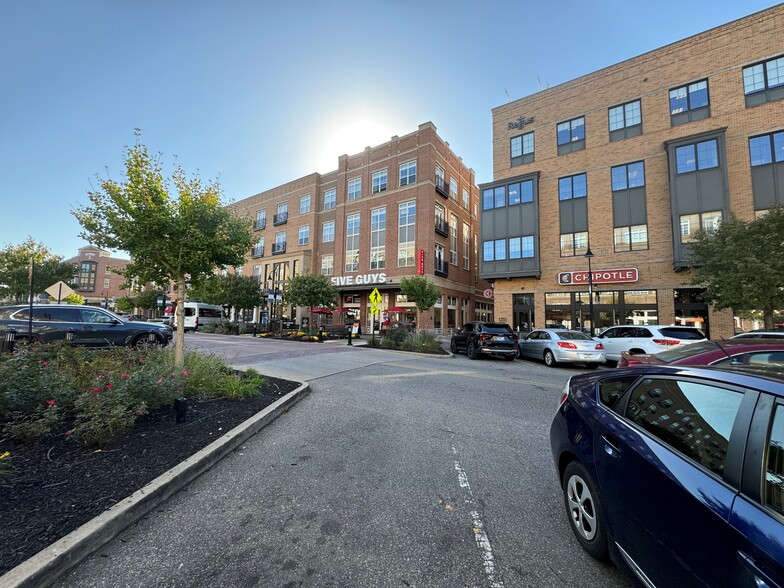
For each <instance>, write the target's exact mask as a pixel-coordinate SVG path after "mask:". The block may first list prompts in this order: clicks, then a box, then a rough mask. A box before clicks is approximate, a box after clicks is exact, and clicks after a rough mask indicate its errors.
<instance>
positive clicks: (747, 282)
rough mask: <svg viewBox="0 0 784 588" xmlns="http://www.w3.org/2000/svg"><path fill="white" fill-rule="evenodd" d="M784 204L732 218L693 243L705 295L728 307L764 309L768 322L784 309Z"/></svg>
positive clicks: (697, 274)
mask: <svg viewBox="0 0 784 588" xmlns="http://www.w3.org/2000/svg"><path fill="white" fill-rule="evenodd" d="M782 250H784V208H782V207H780V206H776V207H773V208H771V209H770V210H769V211H768V213H767V214H765V215H763V216H761V217H759V218H757V219H755V220H753V221H743V220H739V219H737V218H734V217H733V218H731V219H729V220H727V221H725V222H723V223H722V224H721V225H720V226H719V228H718V229H717V230H716V231H715V232H714V233H713V234H712V235H709V234H707V233H705V232H700V233H698V234H697V236H696V240H695V241H694V242H692V243H690V245H689V251H690V263H691V264H692V266H693V267H694V273H693V280H692V281H693V283H694V284H699V285H702V286H704V287H705V288H706V291H705V296H704V298H705V300H706V301H707V302H709V303H712V304H714V305H715V307H716V308H717V309H719V310H721V309H724V308H733V309H745V310H755V309H756V310H760V311H762V314H763V318H764V321H765V327H766V328H770V327H772V326H773V316H774V312H775V311H776V310H780V309H782V308H784V256H782V255H781V252H782Z"/></svg>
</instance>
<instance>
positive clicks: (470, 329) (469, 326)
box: [463, 323, 474, 333]
mask: <svg viewBox="0 0 784 588" xmlns="http://www.w3.org/2000/svg"><path fill="white" fill-rule="evenodd" d="M473 331H474V324H473V323H467V324H465V325H463V332H464V333H473Z"/></svg>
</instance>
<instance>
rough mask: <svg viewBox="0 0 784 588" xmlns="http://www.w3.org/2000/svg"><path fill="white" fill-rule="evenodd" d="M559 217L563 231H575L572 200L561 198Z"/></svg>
mask: <svg viewBox="0 0 784 588" xmlns="http://www.w3.org/2000/svg"><path fill="white" fill-rule="evenodd" d="M558 217H559V218H560V221H561V233H574V232H575V228H574V214H573V213H572V201H571V200H561V201H559V202H558Z"/></svg>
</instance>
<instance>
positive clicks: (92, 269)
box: [77, 261, 98, 291]
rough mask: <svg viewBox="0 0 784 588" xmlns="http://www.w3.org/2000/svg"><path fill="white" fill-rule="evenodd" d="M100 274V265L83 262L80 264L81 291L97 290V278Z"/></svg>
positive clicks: (92, 262)
mask: <svg viewBox="0 0 784 588" xmlns="http://www.w3.org/2000/svg"><path fill="white" fill-rule="evenodd" d="M97 273H98V264H97V263H95V262H94V261H83V262H82V263H80V264H79V276H78V280H77V282H78V283H79V290H90V291H92V290H95V276H96V274H97Z"/></svg>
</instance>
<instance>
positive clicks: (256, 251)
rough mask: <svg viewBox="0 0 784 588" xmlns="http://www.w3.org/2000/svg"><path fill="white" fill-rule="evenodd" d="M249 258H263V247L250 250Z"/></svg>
mask: <svg viewBox="0 0 784 588" xmlns="http://www.w3.org/2000/svg"><path fill="white" fill-rule="evenodd" d="M250 256H251V257H252V258H254V259H256V258H259V257H264V245H261V246H258V245H257V246H256V247H254V248H253V249H251V250H250Z"/></svg>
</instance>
